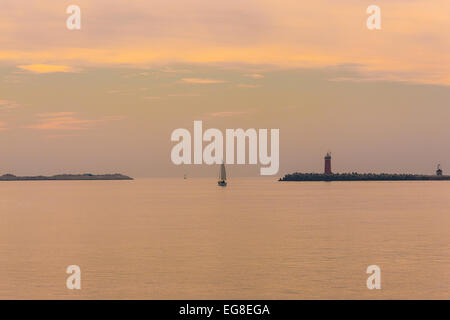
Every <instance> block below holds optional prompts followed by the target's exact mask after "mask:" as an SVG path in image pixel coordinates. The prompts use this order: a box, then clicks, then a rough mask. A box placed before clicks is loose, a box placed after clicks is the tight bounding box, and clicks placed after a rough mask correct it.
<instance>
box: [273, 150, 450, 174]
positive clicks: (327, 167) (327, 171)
mask: <svg viewBox="0 0 450 320" xmlns="http://www.w3.org/2000/svg"><path fill="white" fill-rule="evenodd" d="M324 160H325V170H324V172H323V173H299V172H295V173H291V174H286V175H285V176H284V177H282V178H280V179H279V181H427V180H450V176H448V175H447V176H446V175H443V171H442V169H441V165H440V164H438V166H437V170H436V175H425V174H409V173H357V172H351V173H333V172H332V171H331V153H329V152H328V153H327V154H326V156H325V158H324Z"/></svg>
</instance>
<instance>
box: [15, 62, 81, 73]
mask: <svg viewBox="0 0 450 320" xmlns="http://www.w3.org/2000/svg"><path fill="white" fill-rule="evenodd" d="M17 67H18V68H19V69H22V70H26V71H31V72H34V73H54V72H73V69H72V67H69V66H62V65H50V64H30V65H20V66H17Z"/></svg>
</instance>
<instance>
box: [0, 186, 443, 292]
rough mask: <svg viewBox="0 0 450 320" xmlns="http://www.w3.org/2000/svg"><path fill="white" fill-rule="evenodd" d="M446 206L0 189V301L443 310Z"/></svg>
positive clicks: (100, 189)
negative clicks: (286, 303)
mask: <svg viewBox="0 0 450 320" xmlns="http://www.w3.org/2000/svg"><path fill="white" fill-rule="evenodd" d="M449 204H450V182H445V181H442V182H439V181H436V182H332V183H322V182H311V183H299V182H277V181H273V180H267V179H233V180H231V182H230V185H229V186H228V187H227V188H220V187H217V186H216V181H215V180H214V179H188V180H182V179H141V180H139V179H138V180H135V181H84V182H83V181H42V182H2V183H0V298H2V299H5V298H26V299H30V298H33V299H34V298H39V299H50V298H58V299H68V298H88V299H90V298H99V299H104V298H119V299H245V298H253V299H304V298H308V299H316V298H326V299H328V298H333V299H334V298H335V299H344V298H354V299H360V298H377V299H378V298H402V299H412V298H425V299H430V298H438V299H450V293H449V288H450V205H449ZM71 264H76V265H79V266H80V267H81V270H82V289H81V290H79V291H77V290H67V289H66V286H65V282H66V277H67V276H68V275H67V274H66V273H65V270H66V268H67V266H68V265H71ZM372 264H376V265H378V266H380V268H381V277H382V280H381V281H382V282H381V285H382V289H381V290H368V289H367V287H366V279H367V277H368V275H367V274H366V273H365V272H366V268H367V266H369V265H372Z"/></svg>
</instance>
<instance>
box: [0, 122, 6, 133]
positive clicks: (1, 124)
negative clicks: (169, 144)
mask: <svg viewBox="0 0 450 320" xmlns="http://www.w3.org/2000/svg"><path fill="white" fill-rule="evenodd" d="M5 130H8V128H6V123H5V122H0V131H5Z"/></svg>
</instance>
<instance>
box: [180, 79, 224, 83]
mask: <svg viewBox="0 0 450 320" xmlns="http://www.w3.org/2000/svg"><path fill="white" fill-rule="evenodd" d="M181 81H182V82H186V83H194V84H216V83H225V82H227V81H225V80H219V79H202V78H183V79H181Z"/></svg>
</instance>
